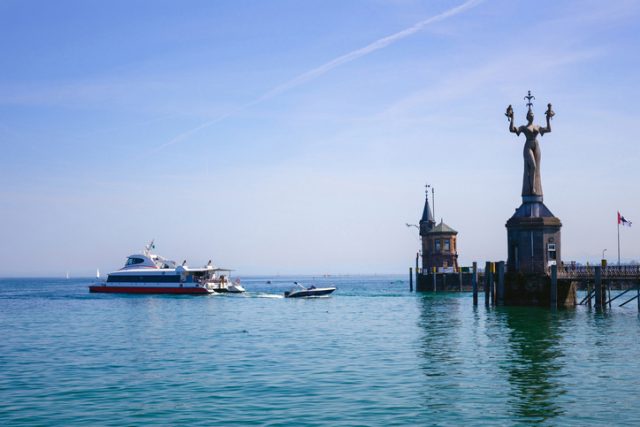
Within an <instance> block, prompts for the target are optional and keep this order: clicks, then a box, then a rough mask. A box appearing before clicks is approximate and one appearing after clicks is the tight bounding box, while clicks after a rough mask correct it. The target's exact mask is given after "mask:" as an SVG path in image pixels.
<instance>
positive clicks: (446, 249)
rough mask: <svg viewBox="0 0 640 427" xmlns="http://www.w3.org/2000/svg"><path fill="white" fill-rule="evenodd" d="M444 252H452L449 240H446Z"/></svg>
mask: <svg viewBox="0 0 640 427" xmlns="http://www.w3.org/2000/svg"><path fill="white" fill-rule="evenodd" d="M444 250H445V251H447V252H449V251H450V250H451V246H450V241H449V239H445V240H444Z"/></svg>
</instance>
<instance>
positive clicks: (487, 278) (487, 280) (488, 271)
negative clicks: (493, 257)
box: [484, 262, 491, 305]
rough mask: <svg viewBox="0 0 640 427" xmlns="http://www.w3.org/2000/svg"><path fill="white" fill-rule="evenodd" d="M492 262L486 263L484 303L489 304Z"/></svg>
mask: <svg viewBox="0 0 640 427" xmlns="http://www.w3.org/2000/svg"><path fill="white" fill-rule="evenodd" d="M490 280H491V263H490V262H485V263H484V304H485V305H489V292H490V291H489V286H490V284H491V281H490Z"/></svg>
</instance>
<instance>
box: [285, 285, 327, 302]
mask: <svg viewBox="0 0 640 427" xmlns="http://www.w3.org/2000/svg"><path fill="white" fill-rule="evenodd" d="M293 283H294V284H295V285H296V286H297V287H296V288H293V289H291V290H290V291H286V292H285V293H284V296H285V298H305V297H306V298H308V297H322V296H326V295H330V294H331V293H332V292H333V291H335V290H336V288H335V287H333V286H331V287H327V288H317V287H315V286H313V285H311V286H309V287H308V288H306V287H304V286H302V285H301V284H300V283H298V282H293Z"/></svg>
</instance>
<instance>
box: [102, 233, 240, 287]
mask: <svg viewBox="0 0 640 427" xmlns="http://www.w3.org/2000/svg"><path fill="white" fill-rule="evenodd" d="M154 247H155V246H154V245H153V242H151V243H150V244H149V245H147V246H146V247H145V250H144V251H143V253H141V254H134V255H130V256H129V257H127V261H126V263H125V265H124V267H122V268H121V269H120V270H117V271H114V272H112V273H109V275H108V277H107V280H106V281H105V282H102V283H96V284H94V285H91V286H89V291H90V292H105V293H129V294H211V293H226V292H232V293H240V292H244V288H243V287H242V286H241V285H240V282H239V281H238V280H236V281H235V282H233V283H232V282H231V281H230V279H229V274H230V273H231V271H232V270H229V269H226V268H216V267H214V266H213V265H212V263H211V261H209V263H208V264H207V265H205V266H204V267H201V268H191V267H188V266H187V263H186V261H184V262H183V263H182V264H181V265H177V264H176V262H175V261H171V260H168V259H165V258H163V257H161V256H160V255H156V254H153V253H151V249H153V248H154Z"/></svg>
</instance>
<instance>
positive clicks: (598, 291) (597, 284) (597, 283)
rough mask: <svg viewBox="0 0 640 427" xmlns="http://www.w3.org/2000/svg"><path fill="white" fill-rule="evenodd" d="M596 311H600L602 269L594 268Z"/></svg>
mask: <svg viewBox="0 0 640 427" xmlns="http://www.w3.org/2000/svg"><path fill="white" fill-rule="evenodd" d="M594 270H595V288H596V309H597V310H601V309H602V267H595V268H594Z"/></svg>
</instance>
